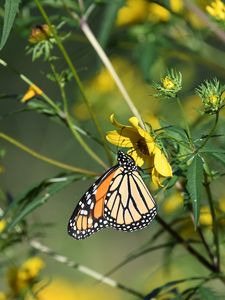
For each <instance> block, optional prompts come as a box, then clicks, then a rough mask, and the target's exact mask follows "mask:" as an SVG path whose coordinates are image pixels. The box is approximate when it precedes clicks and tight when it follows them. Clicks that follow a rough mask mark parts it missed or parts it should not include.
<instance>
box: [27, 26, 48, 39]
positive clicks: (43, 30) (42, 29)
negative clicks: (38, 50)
mask: <svg viewBox="0 0 225 300" xmlns="http://www.w3.org/2000/svg"><path fill="white" fill-rule="evenodd" d="M51 36H52V33H51V31H50V28H49V26H48V25H47V24H43V25H38V26H36V27H35V28H32V32H31V35H30V37H29V42H30V43H31V44H37V43H39V42H41V41H44V40H48V39H49V38H50V37H51Z"/></svg>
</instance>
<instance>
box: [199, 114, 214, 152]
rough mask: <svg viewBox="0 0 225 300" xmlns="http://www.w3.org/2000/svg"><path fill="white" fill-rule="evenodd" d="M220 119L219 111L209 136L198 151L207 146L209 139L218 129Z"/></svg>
mask: <svg viewBox="0 0 225 300" xmlns="http://www.w3.org/2000/svg"><path fill="white" fill-rule="evenodd" d="M218 120H219V112H217V113H216V117H215V122H214V124H213V127H212V128H211V130H210V132H209V134H208V136H207V138H206V139H204V141H203V143H202V144H201V145H200V146H199V147H198V149H197V150H196V151H199V150H200V149H202V148H203V147H204V146H205V144H206V143H207V142H208V140H209V139H210V138H211V136H212V135H213V133H214V131H215V129H216V126H217V123H218Z"/></svg>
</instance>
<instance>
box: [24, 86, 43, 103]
mask: <svg viewBox="0 0 225 300" xmlns="http://www.w3.org/2000/svg"><path fill="white" fill-rule="evenodd" d="M42 94H43V91H42V90H41V89H39V87H37V86H36V85H34V84H33V85H30V86H29V88H28V90H27V92H26V93H25V94H24V96H23V98H22V99H21V102H22V103H25V102H27V101H29V100H30V99H32V98H33V97H35V96H37V95H39V96H41V95H42Z"/></svg>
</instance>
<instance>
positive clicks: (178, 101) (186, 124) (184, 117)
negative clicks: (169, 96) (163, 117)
mask: <svg viewBox="0 0 225 300" xmlns="http://www.w3.org/2000/svg"><path fill="white" fill-rule="evenodd" d="M176 100H177V104H178V106H179V108H180V111H181V114H182V117H183V120H184V126H185V129H186V132H187V135H188V140H189V142H190V143H191V131H190V128H189V125H188V122H187V118H186V115H185V112H184V108H183V105H182V104H181V101H180V98H179V97H178V96H177V97H176ZM191 144H192V143H191Z"/></svg>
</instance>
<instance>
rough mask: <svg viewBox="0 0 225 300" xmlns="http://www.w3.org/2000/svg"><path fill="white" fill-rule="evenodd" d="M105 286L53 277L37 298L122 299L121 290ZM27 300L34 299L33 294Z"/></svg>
mask: <svg viewBox="0 0 225 300" xmlns="http://www.w3.org/2000/svg"><path fill="white" fill-rule="evenodd" d="M41 286H43V283H42V285H41ZM109 289H110V287H104V286H100V285H91V286H90V283H89V287H88V286H87V285H84V284H80V283H78V282H76V283H72V282H69V281H66V280H65V279H61V278H57V279H53V280H52V281H51V282H49V284H48V285H46V286H45V287H44V288H41V289H40V291H39V292H38V293H37V299H40V300H99V299H100V300H101V299H107V300H122V299H123V298H122V297H120V295H121V291H118V290H116V289H112V290H111V292H110V290H109ZM25 300H34V298H33V297H32V296H29V295H28V296H27V297H26V299H25Z"/></svg>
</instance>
